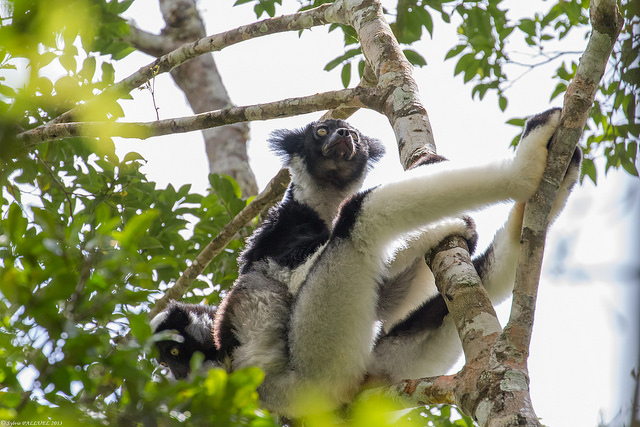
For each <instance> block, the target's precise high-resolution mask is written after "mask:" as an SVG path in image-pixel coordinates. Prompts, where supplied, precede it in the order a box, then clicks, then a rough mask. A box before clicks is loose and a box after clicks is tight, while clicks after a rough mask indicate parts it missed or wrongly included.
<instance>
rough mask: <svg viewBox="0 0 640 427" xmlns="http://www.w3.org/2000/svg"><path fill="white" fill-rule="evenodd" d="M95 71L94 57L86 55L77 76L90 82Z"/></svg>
mask: <svg viewBox="0 0 640 427" xmlns="http://www.w3.org/2000/svg"><path fill="white" fill-rule="evenodd" d="M95 72H96V58H95V57H93V56H88V57H87V58H86V59H85V60H84V62H83V63H82V70H80V71H79V72H78V77H80V78H83V79H86V80H88V81H89V82H91V80H92V79H93V75H94V74H95Z"/></svg>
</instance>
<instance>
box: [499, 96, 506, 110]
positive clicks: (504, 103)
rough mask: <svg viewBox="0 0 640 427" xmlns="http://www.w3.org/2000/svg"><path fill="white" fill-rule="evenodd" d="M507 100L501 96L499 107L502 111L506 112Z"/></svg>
mask: <svg viewBox="0 0 640 427" xmlns="http://www.w3.org/2000/svg"><path fill="white" fill-rule="evenodd" d="M507 104H508V101H507V98H505V97H504V96H502V95H500V96H499V97H498V106H499V107H500V111H504V110H506V109H507Z"/></svg>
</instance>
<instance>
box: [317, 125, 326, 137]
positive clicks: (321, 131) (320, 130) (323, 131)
mask: <svg viewBox="0 0 640 427" xmlns="http://www.w3.org/2000/svg"><path fill="white" fill-rule="evenodd" d="M327 133H329V131H328V130H327V128H326V127H320V128H318V129H316V135H318V136H327Z"/></svg>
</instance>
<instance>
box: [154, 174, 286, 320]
mask: <svg viewBox="0 0 640 427" xmlns="http://www.w3.org/2000/svg"><path fill="white" fill-rule="evenodd" d="M290 179H291V178H290V176H289V171H288V170H287V169H281V170H280V172H278V173H277V174H276V176H275V177H273V178H272V179H271V181H270V182H269V184H267V187H266V188H265V189H264V190H263V191H262V192H261V193H260V194H258V195H257V196H256V197H255V198H254V199H253V200H252V201H251V202H250V203H249V204H248V205H247V206H245V208H244V209H242V210H241V211H240V212H239V213H238V214H237V215H236V216H235V217H234V218H233V219H232V220H231V221H229V222H228V223H227V224H226V225H225V226H224V227H223V228H222V230H220V232H219V233H218V235H217V236H216V237H214V238H213V240H211V242H209V244H208V245H207V246H206V247H205V248H204V249H203V250H202V251H201V252H200V254H198V256H197V257H196V258H195V259H194V260H193V263H191V265H190V266H189V267H187V269H186V270H185V271H184V272H183V273H182V275H181V276H180V277H179V278H178V280H177V281H176V283H175V285H173V286H172V287H171V288H169V289H168V290H167V291H166V292H165V293H164V295H163V296H162V298H160V299H159V300H158V301H156V303H155V305H154V307H153V309H151V311H150V312H149V317H151V318H153V317H154V316H155V315H156V314H158V313H159V312H161V311H162V310H163V309H164V308H165V307H166V306H167V304H168V303H169V302H170V301H171V300H178V299H180V298H182V295H184V293H185V292H186V291H187V290H188V289H189V287H190V286H191V284H192V283H193V281H194V280H195V279H196V278H197V277H198V276H199V275H200V274H202V272H203V271H204V269H205V268H207V265H209V263H210V262H211V261H212V260H213V259H214V258H215V257H216V256H218V254H219V253H220V252H221V251H222V250H224V248H225V247H226V246H227V245H228V244H229V242H231V240H233V238H234V236H235V235H236V234H238V232H239V231H240V229H242V227H244V226H245V225H247V224H248V223H249V221H251V220H252V219H253V218H255V217H256V216H257V215H258V214H259V213H260V212H262V210H263V209H265V208H266V207H268V206H271V205H273V204H274V203H276V202H277V201H278V200H280V198H282V195H283V194H284V192H285V190H286V189H287V186H288V185H289V181H290Z"/></svg>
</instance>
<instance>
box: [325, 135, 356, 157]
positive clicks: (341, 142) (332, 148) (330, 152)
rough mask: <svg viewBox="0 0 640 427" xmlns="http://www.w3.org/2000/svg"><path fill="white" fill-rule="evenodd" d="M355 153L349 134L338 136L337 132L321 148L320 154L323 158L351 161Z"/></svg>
mask: <svg viewBox="0 0 640 427" xmlns="http://www.w3.org/2000/svg"><path fill="white" fill-rule="evenodd" d="M355 152H356V148H355V145H354V142H353V138H352V136H351V134H350V133H347V134H346V135H344V136H343V135H339V134H338V133H337V132H336V133H335V134H334V135H333V136H332V137H331V139H329V141H327V143H326V144H324V145H323V146H322V154H323V155H324V156H325V157H339V158H341V159H343V160H351V159H352V158H353V156H354V154H355Z"/></svg>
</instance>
